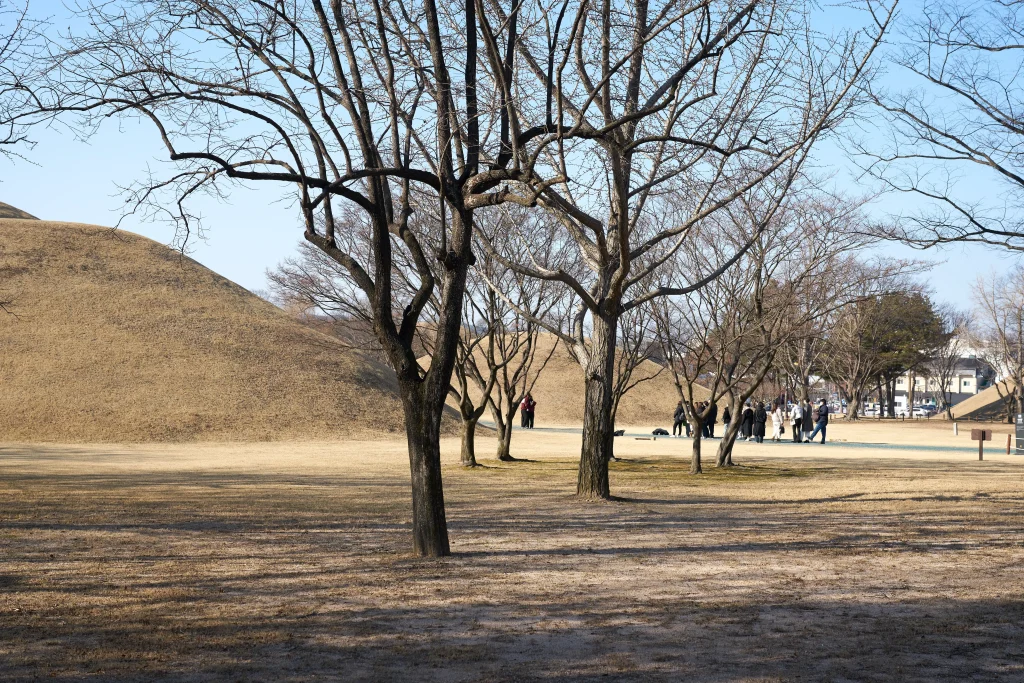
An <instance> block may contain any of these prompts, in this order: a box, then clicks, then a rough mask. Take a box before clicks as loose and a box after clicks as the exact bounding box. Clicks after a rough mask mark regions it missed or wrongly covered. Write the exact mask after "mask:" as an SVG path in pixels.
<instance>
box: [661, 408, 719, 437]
mask: <svg viewBox="0 0 1024 683" xmlns="http://www.w3.org/2000/svg"><path fill="white" fill-rule="evenodd" d="M697 412H698V413H700V414H702V415H704V424H702V425H701V427H700V434H701V436H702V437H704V438H705V439H714V438H715V425H716V424H717V423H718V404H717V403H711V402H710V401H704V402H702V403H698V404H697ZM722 421H723V422H724V423H725V424H726V426H728V424H729V408H728V407H726V409H725V413H724V414H723V415H722ZM683 428H685V429H686V436H687V438H689V437H690V435H691V433H692V431H691V429H690V421H689V420H687V419H686V408H684V407H683V402H682V401H680V402H679V404H678V405H677V406H676V412H675V414H674V415H673V416H672V436H682V435H683Z"/></svg>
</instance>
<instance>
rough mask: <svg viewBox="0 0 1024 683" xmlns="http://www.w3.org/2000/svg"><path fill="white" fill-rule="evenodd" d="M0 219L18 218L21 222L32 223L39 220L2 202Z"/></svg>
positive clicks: (0, 203) (0, 204)
mask: <svg viewBox="0 0 1024 683" xmlns="http://www.w3.org/2000/svg"><path fill="white" fill-rule="evenodd" d="M0 218H19V219H22V220H32V221H37V220H39V219H38V218H36V217H35V216H33V215H32V214H30V213H26V212H24V211H22V210H21V209H18V208H15V207H13V206H11V205H10V204H4V203H3V202H0Z"/></svg>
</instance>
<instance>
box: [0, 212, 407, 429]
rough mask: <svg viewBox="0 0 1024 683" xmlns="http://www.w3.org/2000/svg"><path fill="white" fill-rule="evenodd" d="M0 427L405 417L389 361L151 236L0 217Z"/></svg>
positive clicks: (386, 421) (350, 423) (289, 424)
mask: <svg viewBox="0 0 1024 683" xmlns="http://www.w3.org/2000/svg"><path fill="white" fill-rule="evenodd" d="M0 290H2V293H3V298H4V299H8V300H11V302H12V303H11V305H10V306H8V308H9V309H10V310H11V311H12V312H13V314H14V315H7V314H4V313H3V311H0V316H3V317H2V318H0V376H2V377H3V391H2V392H0V440H4V441H67V442H82V441H99V442H137V441H193V440H275V439H328V438H336V437H340V436H357V435H366V436H369V435H371V434H373V433H378V434H379V433H380V432H392V433H396V432H402V431H403V430H404V425H403V420H402V410H401V403H400V401H399V399H398V395H397V382H396V381H395V379H394V374H393V373H392V372H391V370H390V369H389V368H388V367H387V366H386V365H384V364H382V363H380V362H379V361H377V360H374V359H372V358H369V357H368V356H366V355H364V354H361V353H360V352H358V351H354V350H351V349H346V348H344V347H343V346H342V345H341V344H340V343H339V342H338V341H337V340H336V339H334V338H332V337H330V336H328V335H325V334H323V333H321V332H318V331H316V330H313V329H310V328H308V327H306V326H304V325H302V324H301V323H300V322H298V321H297V320H295V319H293V318H292V317H290V316H288V315H287V314H286V313H285V312H284V311H282V310H280V309H278V308H277V307H275V306H274V305H272V304H270V303H268V302H266V301H264V300H262V299H260V298H259V297H257V296H256V295H254V294H252V293H251V292H249V291H248V290H246V289H243V288H242V287H240V286H239V285H237V284H235V283H233V282H231V281H230V280H227V279H225V278H223V277H221V276H220V275H217V274H216V273H214V272H213V271H211V270H209V269H207V268H205V267H204V266H202V265H200V264H199V263H197V262H195V261H193V260H192V259H189V258H187V257H184V256H182V255H181V254H179V253H178V252H176V251H174V250H173V249H170V248H168V247H166V246H164V245H162V244H159V243H157V242H154V241H152V240H150V239H147V238H145V237H141V236H139V235H135V234H133V233H128V232H124V231H114V230H111V229H109V228H102V227H96V226H90V225H82V224H76V223H58V222H48V221H39V222H34V223H33V224H32V227H31V229H26V223H25V222H24V221H19V220H0Z"/></svg>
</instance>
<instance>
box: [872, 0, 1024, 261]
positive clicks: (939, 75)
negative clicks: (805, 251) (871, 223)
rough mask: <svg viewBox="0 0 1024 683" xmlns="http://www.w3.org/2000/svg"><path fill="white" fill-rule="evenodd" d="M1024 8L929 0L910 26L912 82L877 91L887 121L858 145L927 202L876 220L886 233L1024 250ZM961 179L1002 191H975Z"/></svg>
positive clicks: (918, 242) (902, 71) (876, 169)
mask: <svg viewBox="0 0 1024 683" xmlns="http://www.w3.org/2000/svg"><path fill="white" fill-rule="evenodd" d="M1022 10H1024V2H1022V0H927V1H926V2H925V3H924V6H923V7H922V9H921V11H920V13H919V14H918V15H916V16H915V17H914V18H913V20H912V21H910V22H909V24H908V27H907V28H906V30H905V31H903V35H902V41H901V42H900V47H901V49H900V50H899V51H898V52H897V55H896V57H895V63H896V67H897V69H898V74H899V76H900V78H901V81H902V82H907V81H908V79H907V78H905V76H907V75H908V74H909V76H910V79H909V82H910V83H913V84H914V87H913V89H909V88H908V89H905V90H898V91H895V92H894V91H887V90H884V89H881V88H878V89H875V90H874V91H872V93H871V95H872V98H873V100H874V101H875V102H876V103H877V104H878V106H879V107H880V108H881V110H882V111H883V112H885V113H886V114H887V115H888V116H887V120H886V121H885V125H886V126H887V128H886V131H885V133H884V134H879V133H878V132H876V131H872V132H871V133H870V135H869V139H870V142H862V143H859V144H857V145H856V149H857V151H858V152H859V153H860V154H861V155H862V158H863V159H864V167H865V169H866V170H867V172H868V173H869V174H871V175H872V176H874V177H875V178H878V179H880V180H881V181H882V182H883V183H884V184H885V185H887V186H888V187H889V188H890V189H892V190H895V191H898V192H901V193H910V194H915V195H917V196H919V197H922V198H924V199H926V200H927V203H926V205H925V207H924V208H923V209H921V210H920V211H917V212H914V213H911V214H908V215H904V216H901V217H899V219H898V220H896V221H895V222H894V223H892V224H887V225H880V226H878V231H879V232H880V233H881V234H882V235H884V236H886V237H891V238H895V239H899V240H902V241H904V242H907V243H909V244H911V245H914V246H918V247H928V246H932V245H936V244H943V243H949V242H979V243H983V244H992V245H999V246H1002V247H1006V248H1009V249H1013V250H1018V251H1020V250H1024V215H1022V214H1021V208H1020V207H1021V200H1022V199H1024V164H1022V158H1021V154H1020V148H1021V144H1022V143H1024V127H1022V126H1021V119H1020V110H1021V107H1022V106H1024V100H1022V97H1021V95H1022V92H1024V91H1022V82H1021V71H1020V62H1021V59H1022V58H1024V13H1022ZM885 140H888V144H880V143H882V142H884V141H885ZM958 176H966V177H970V178H973V179H978V178H983V179H984V180H983V181H982V182H984V183H985V188H986V190H988V189H989V188H992V187H998V188H999V189H998V191H995V192H988V191H986V192H984V193H978V192H976V191H975V192H972V190H971V188H970V187H964V186H963V185H962V184H961V183H960V182H959V181H958ZM994 198H998V199H999V200H1000V201H998V202H993V201H992V200H993V199H994Z"/></svg>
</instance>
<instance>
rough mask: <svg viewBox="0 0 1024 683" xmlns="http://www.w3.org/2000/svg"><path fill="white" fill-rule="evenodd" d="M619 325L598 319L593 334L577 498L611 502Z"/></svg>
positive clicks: (586, 386)
mask: <svg viewBox="0 0 1024 683" xmlns="http://www.w3.org/2000/svg"><path fill="white" fill-rule="evenodd" d="M616 327H617V321H616V320H615V319H609V318H603V317H601V316H597V315H595V316H594V318H593V330H592V332H591V343H590V349H589V350H588V359H587V360H588V362H587V365H586V367H585V368H584V372H585V373H586V381H585V389H586V399H585V405H584V409H583V449H582V451H581V453H580V467H579V474H578V477H577V480H576V495H577V496H579V497H581V498H592V499H599V498H603V499H608V498H610V497H611V492H610V490H609V486H608V461H609V460H611V459H612V457H614V450H613V448H614V431H615V425H614V423H613V421H612V392H613V386H614V383H615V332H616Z"/></svg>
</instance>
